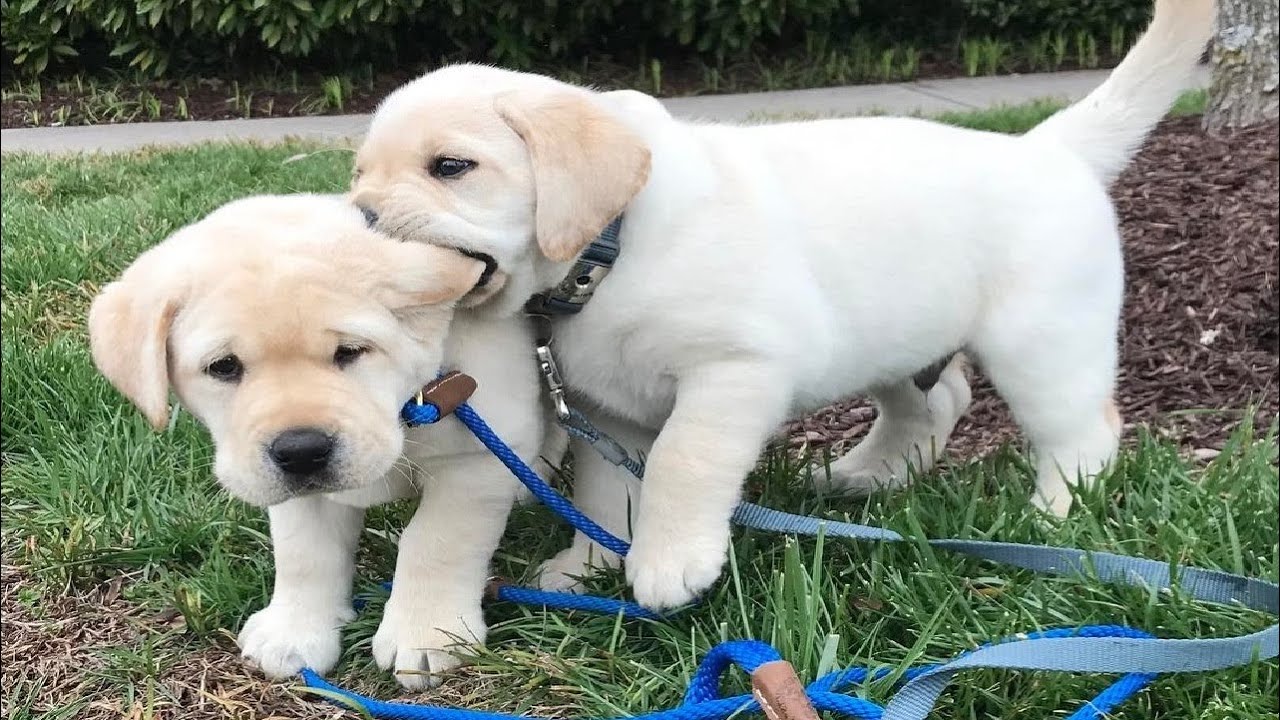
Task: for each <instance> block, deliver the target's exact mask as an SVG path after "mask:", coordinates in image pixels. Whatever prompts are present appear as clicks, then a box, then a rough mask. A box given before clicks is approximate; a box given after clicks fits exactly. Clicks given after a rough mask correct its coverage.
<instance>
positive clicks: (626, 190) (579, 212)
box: [494, 90, 650, 262]
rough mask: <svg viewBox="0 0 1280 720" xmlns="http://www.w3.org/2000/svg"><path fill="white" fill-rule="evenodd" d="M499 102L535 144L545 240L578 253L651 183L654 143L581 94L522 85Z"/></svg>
mask: <svg viewBox="0 0 1280 720" xmlns="http://www.w3.org/2000/svg"><path fill="white" fill-rule="evenodd" d="M494 108H495V109H496V110H497V111H498V115H500V116H501V117H502V119H503V121H505V122H506V123H507V125H508V126H509V127H510V128H511V129H512V130H514V131H515V132H516V134H517V135H519V136H520V137H521V139H523V140H524V143H525V145H526V146H527V147H528V149H529V157H530V159H531V160H532V163H533V180H534V184H535V189H534V196H535V202H536V213H537V214H536V218H535V221H536V229H535V232H536V234H537V239H538V246H539V247H540V248H541V249H542V253H543V254H544V255H546V256H547V257H548V258H550V259H552V260H555V261H557V262H566V261H569V260H572V259H573V258H575V257H577V255H578V253H580V252H582V249H583V248H585V247H586V246H587V245H588V244H590V242H591V241H592V240H593V239H595V237H596V235H597V234H598V233H599V232H600V231H601V230H603V229H604V228H605V226H606V225H608V224H609V223H610V222H611V221H612V220H613V219H614V218H615V217H617V216H618V214H619V213H621V212H622V210H623V208H625V207H626V206H627V203H629V202H631V198H633V197H635V195H636V193H638V192H640V189H641V188H642V187H644V184H645V182H646V181H647V180H648V179H649V161H650V158H649V148H648V147H647V146H646V145H645V144H644V141H643V140H641V139H640V137H639V136H637V135H636V134H635V133H634V132H632V131H631V130H630V129H629V128H627V126H625V125H623V124H622V123H621V122H619V121H618V120H616V119H615V118H614V117H612V116H611V115H609V114H608V113H606V112H605V111H603V110H601V109H600V108H598V107H596V106H595V105H594V104H592V103H591V101H590V100H589V99H588V97H587V96H585V95H581V94H578V93H574V92H569V91H563V92H553V93H546V92H533V91H519V90H517V91H513V92H509V93H505V94H503V95H500V96H499V97H498V98H497V99H496V100H495V101H494Z"/></svg>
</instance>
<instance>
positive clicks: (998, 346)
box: [975, 293, 1121, 517]
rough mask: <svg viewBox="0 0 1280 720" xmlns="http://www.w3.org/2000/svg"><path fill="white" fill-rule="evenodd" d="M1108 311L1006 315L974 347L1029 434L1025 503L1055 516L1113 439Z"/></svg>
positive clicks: (1112, 339)
mask: <svg viewBox="0 0 1280 720" xmlns="http://www.w3.org/2000/svg"><path fill="white" fill-rule="evenodd" d="M1117 295H1118V293H1117ZM1076 305H1077V308H1082V307H1083V306H1085V305H1086V303H1084V302H1078V303H1076ZM1117 305H1118V303H1117ZM1111 312H1112V309H1111V307H1107V306H1106V305H1105V304H1104V303H1101V302H1100V303H1098V304H1097V307H1096V310H1094V311H1092V312H1090V313H1089V314H1088V315H1085V313H1081V315H1082V317H1079V318H1077V319H1076V320H1075V321H1074V322H1064V321H1058V322H1054V321H1052V320H1049V321H1045V320H1044V318H1052V317H1053V315H1052V314H1050V313H1049V312H1043V313H1039V314H1035V315H1030V316H1026V317H1025V321H1024V322H1023V323H1019V322H1017V319H1012V320H1011V321H1007V322H1004V323H1002V324H1001V326H999V328H998V329H996V330H993V331H991V332H989V333H987V334H986V337H985V338H984V339H983V340H982V342H981V344H980V345H976V346H975V351H976V353H977V355H978V361H979V362H980V363H982V367H983V371H984V372H985V374H986V375H987V376H988V377H989V378H991V383H992V384H993V385H994V386H995V388H996V391H997V392H999V393H1000V395H1001V396H1002V397H1003V398H1004V399H1005V401H1006V402H1007V403H1008V404H1009V408H1010V410H1012V411H1013V416H1014V418H1015V419H1016V420H1017V421H1018V424H1019V425H1020V426H1021V427H1022V429H1023V432H1025V433H1026V435H1027V438H1028V439H1029V440H1030V441H1031V449H1032V451H1033V452H1034V454H1035V460H1036V491H1035V494H1034V495H1033V497H1032V499H1031V500H1032V503H1033V504H1035V505H1036V506H1037V507H1039V508H1040V509H1042V510H1044V511H1045V512H1048V513H1050V514H1052V515H1057V516H1059V517H1061V516H1063V515H1066V514H1067V511H1068V510H1070V509H1071V502H1072V493H1071V487H1072V486H1074V485H1076V484H1077V483H1085V484H1086V486H1088V485H1089V484H1091V483H1092V482H1093V480H1094V479H1095V478H1096V475H1097V474H1098V472H1100V471H1101V470H1102V469H1103V468H1104V467H1106V465H1107V464H1108V463H1110V462H1111V459H1112V458H1113V457H1114V456H1115V453H1116V449H1117V447H1118V445H1119V438H1120V431H1121V425H1120V415H1119V413H1118V412H1117V410H1116V406H1115V403H1114V401H1113V399H1112V392H1113V391H1114V387H1115V375H1116V364H1117V347H1116V334H1115V323H1114V321H1113V320H1110V318H1111V317H1114V316H1113V315H1111ZM1104 313H1105V314H1104Z"/></svg>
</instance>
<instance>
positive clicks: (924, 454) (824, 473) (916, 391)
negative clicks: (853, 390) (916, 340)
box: [813, 354, 972, 495]
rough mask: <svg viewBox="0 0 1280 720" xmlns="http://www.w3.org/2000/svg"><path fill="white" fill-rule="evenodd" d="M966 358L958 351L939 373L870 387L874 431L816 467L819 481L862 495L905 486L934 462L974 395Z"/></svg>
mask: <svg viewBox="0 0 1280 720" xmlns="http://www.w3.org/2000/svg"><path fill="white" fill-rule="evenodd" d="M964 363H965V361H964V357H963V356H962V355H960V354H956V355H955V356H953V357H952V358H950V359H949V360H948V361H947V362H946V364H945V365H944V366H943V367H942V368H941V371H940V372H938V374H937V375H936V378H935V377H933V376H932V374H931V373H923V374H920V373H918V374H917V376H916V377H912V378H908V379H905V380H903V381H901V382H898V383H894V384H893V385H889V386H886V387H882V388H878V389H876V390H875V391H874V392H872V398H873V399H874V400H875V403H876V408H877V410H878V412H879V415H878V416H877V417H876V420H875V422H874V423H873V424H872V426H871V431H870V432H869V433H867V436H866V437H865V438H863V440H862V442H860V443H858V445H857V446H856V447H854V448H853V449H852V450H850V451H849V452H848V454H846V455H844V456H842V457H840V458H839V459H837V460H836V461H834V462H832V463H831V465H830V467H815V468H814V469H813V477H814V479H815V481H816V482H817V483H819V485H820V486H823V487H825V488H826V489H828V490H831V491H833V492H841V493H849V494H853V495H860V494H865V493H868V492H872V491H874V490H878V489H894V488H898V487H901V486H903V485H905V484H906V483H907V482H909V481H910V479H911V475H912V473H921V472H926V471H928V470H929V469H930V468H932V467H933V464H934V462H935V461H936V460H937V456H938V455H940V454H941V453H942V449H943V448H944V447H945V446H946V444H947V439H948V438H949V437H950V436H951V431H952V430H954V429H955V426H956V423H957V422H958V421H959V420H960V416H961V415H963V414H964V412H965V410H967V409H968V408H969V402H970V400H971V399H972V394H971V393H970V390H969V381H968V378H967V377H966V376H965V369H964ZM926 375H928V377H925V376H926Z"/></svg>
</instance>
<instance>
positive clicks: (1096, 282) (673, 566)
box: [351, 0, 1213, 607]
mask: <svg viewBox="0 0 1280 720" xmlns="http://www.w3.org/2000/svg"><path fill="white" fill-rule="evenodd" d="M1212 16H1213V8H1212V0H1157V2H1156V4H1155V16H1154V20H1153V22H1152V24H1151V26H1150V28H1149V30H1148V32H1147V33H1146V34H1145V35H1144V36H1143V38H1142V39H1141V40H1140V41H1139V42H1138V43H1137V44H1136V46H1135V47H1134V48H1133V50H1132V52H1131V53H1130V54H1129V56H1128V57H1127V58H1125V60H1124V61H1123V63H1122V64H1121V65H1120V66H1119V67H1118V68H1116V70H1115V71H1114V72H1113V73H1112V74H1111V75H1110V77H1109V78H1108V80H1107V81H1106V82H1105V83H1104V84H1103V85H1102V86H1101V87H1099V88H1098V89H1097V90H1095V91H1094V92H1093V93H1091V94H1090V95H1089V96H1088V97H1087V98H1085V99H1084V100H1082V101H1081V102H1079V103H1077V104H1075V105H1073V106H1071V107H1069V108H1067V109H1065V110H1063V111H1062V112H1060V113H1058V114H1056V115H1054V116H1053V117H1051V118H1050V119H1048V120H1046V121H1045V122H1044V123H1042V124H1041V125H1039V126H1038V127H1036V128H1035V129H1033V130H1032V131H1030V132H1028V133H1026V134H1025V135H1022V136H1006V135H999V134H994V133H985V132H976V131H971V130H964V129H958V128H954V127H948V126H944V125H941V124H937V123H933V122H928V121H925V120H917V119H904V118H885V117H879V118H859V119H847V120H823V121H815V122H796V123H784V124H777V125H764V126H755V127H738V126H726V125H714V124H691V123H687V122H681V121H679V120H676V119H674V118H673V117H671V115H669V114H668V113H667V111H666V110H665V109H664V108H663V107H662V105H661V104H660V103H658V102H657V101H656V100H654V99H653V98H651V97H648V96H646V95H643V94H641V93H637V92H630V91H623V92H608V93H597V92H592V91H590V90H587V89H583V88H579V87H575V86H571V85H567V84H564V83H560V82H557V81H554V80H552V79H549V78H546V77H541V76H536V75H529V74H522V73H515V72H509V71H504V70H500V69H496V68H489V67H477V66H456V67H448V68H444V69H442V70H438V71H436V72H433V73H430V74H428V75H426V76H424V77H422V78H420V79H418V80H416V81H414V82H412V83H410V84H408V85H406V86H405V87H403V88H401V89H400V90H398V91H396V92H395V93H394V94H392V95H391V96H390V97H388V98H387V100H386V101H385V102H384V103H383V105H382V106H381V107H380V108H379V110H378V112H377V114H376V115H375V117H374V119H373V121H372V124H371V127H370V130H369V133H368V136H367V138H366V140H365V142H364V144H363V146H362V147H361V149H360V150H359V152H358V154H357V160H356V177H355V180H354V182H353V187H352V195H351V197H352V198H353V199H354V201H356V202H358V203H359V204H361V205H363V206H365V207H366V208H369V209H371V210H373V211H376V212H377V213H378V215H379V216H380V220H379V227H381V228H383V229H385V230H386V231H388V232H390V233H392V234H394V235H397V236H399V237H402V238H404V239H409V240H416V241H422V242H429V243H437V244H444V245H453V246H458V247H465V248H469V249H472V250H476V251H482V252H485V253H489V254H491V255H492V256H493V257H494V258H496V259H497V261H498V263H499V265H500V267H501V268H502V270H503V271H504V272H505V273H506V274H507V277H506V278H505V285H504V287H503V288H502V290H501V291H500V292H498V293H497V294H496V295H495V296H494V297H493V298H491V299H490V300H489V302H488V303H487V307H488V308H489V309H490V311H491V312H494V313H497V314H502V313H506V314H513V313H517V312H519V308H520V307H521V305H522V304H523V303H524V301H525V299H526V298H528V297H529V295H530V294H531V293H533V292H536V291H540V290H543V289H545V288H549V287H551V286H553V285H555V284H557V283H558V282H560V281H561V279H562V278H563V277H564V274H565V273H566V272H567V270H568V269H569V267H571V265H570V262H569V261H571V260H572V259H573V258H575V257H576V256H577V255H578V253H579V252H581V250H582V249H583V248H584V247H585V246H586V244H587V243H589V242H590V241H591V239H592V238H593V237H594V235H595V234H596V233H598V232H599V231H600V230H601V228H603V227H604V226H605V225H606V224H607V223H608V222H609V221H610V220H612V219H613V218H614V217H615V216H616V215H618V214H622V215H623V218H624V219H623V224H622V234H621V246H622V253H621V257H620V258H619V260H618V262H617V264H616V266H615V267H614V269H613V271H612V273H611V274H610V275H609V277H608V278H607V279H605V281H604V282H603V284H602V285H601V286H600V288H599V289H598V290H597V292H596V294H595V297H594V298H593V299H592V300H591V302H590V303H589V304H588V305H587V306H586V308H585V309H584V310H583V311H582V312H581V313H580V314H578V315H576V316H574V317H571V318H566V319H562V320H559V321H557V323H556V326H555V343H554V345H553V347H554V349H555V351H556V353H557V356H558V358H559V361H560V365H561V370H562V371H563V374H564V376H565V379H566V382H567V383H568V384H569V385H570V386H571V387H572V388H573V389H574V390H575V391H576V393H577V400H578V401H579V402H580V403H583V404H584V405H585V407H586V408H588V409H590V410H592V411H593V412H595V413H596V416H597V417H598V418H599V419H600V420H601V422H602V423H604V424H607V425H608V426H609V427H610V428H612V429H615V430H616V429H619V428H623V432H624V434H626V435H627V437H628V438H629V440H630V441H631V443H632V444H633V446H638V447H637V449H639V450H641V451H643V452H647V453H648V467H647V472H646V477H645V482H644V492H643V493H642V494H641V495H640V498H639V503H638V506H639V512H638V514H637V516H636V517H635V518H633V520H634V543H633V545H632V550H631V554H630V555H629V556H628V557H627V558H626V571H627V577H628V579H629V580H630V582H631V584H632V586H633V589H634V592H635V596H636V598H637V599H638V600H639V601H640V602H642V603H644V604H645V605H648V606H652V607H669V606H673V605H679V604H682V603H685V602H687V601H689V600H691V599H692V598H693V597H694V596H695V594H696V593H698V592H700V591H702V590H703V589H705V588H706V587H707V586H708V585H709V584H710V583H711V582H713V581H714V579H715V578H716V577H717V575H718V574H719V572H720V569H721V567H722V565H723V562H724V559H725V557H726V551H727V548H728V541H729V518H730V515H731V513H732V511H733V508H734V506H735V505H736V504H737V502H738V501H739V496H740V492H741V486H742V481H743V478H744V477H745V475H746V474H747V473H748V472H749V471H750V470H751V468H752V466H753V464H754V463H755V462H756V459H757V456H758V454H759V453H760V450H761V448H762V446H763V444H764V443H765V441H766V439H767V438H768V437H769V435H770V434H771V433H772V432H774V430H775V429H776V428H777V427H778V425H779V423H780V422H781V421H782V420H784V419H785V418H787V417H789V416H794V415H796V414H799V413H804V412H806V411H809V410H812V409H815V408H818V407H820V406H822V405H824V404H826V403H829V402H832V401H834V400H837V399H840V398H843V397H846V396H849V395H851V394H856V393H869V394H871V395H872V396H873V397H874V398H875V399H876V400H877V403H878V405H879V409H880V415H879V418H878V420H877V422H876V423H875V426H874V427H873V429H872V431H871V434H870V436H869V437H868V438H867V439H866V440H865V441H864V442H863V444H862V445H860V446H859V447H858V448H857V449H855V450H854V451H853V452H852V453H850V454H849V455H848V456H847V457H845V458H842V459H841V460H839V461H837V462H835V463H834V464H833V465H832V467H831V482H832V483H833V484H834V485H836V486H837V487H839V488H845V489H853V490H860V489H865V488H867V487H868V486H871V485H873V484H893V483H896V482H901V481H903V480H905V479H906V477H907V475H908V473H909V472H911V471H912V470H913V469H914V470H919V469H923V468H924V467H927V466H928V465H929V463H930V462H931V461H932V449H934V448H935V447H940V446H941V445H942V444H943V443H944V442H945V440H946V436H947V435H948V434H949V433H950V431H951V429H952V426H953V424H954V423H955V421H956V418H957V417H958V416H959V414H960V413H962V412H963V411H964V409H965V407H966V406H967V404H968V401H969V388H968V385H967V382H966V380H965V377H964V373H963V369H962V368H961V367H960V363H959V361H956V362H954V363H953V364H952V365H950V366H949V367H948V368H947V369H946V370H945V371H944V372H943V373H942V376H941V378H940V381H939V382H938V384H936V385H935V386H934V387H933V388H932V390H930V391H929V392H928V393H927V394H926V393H925V392H923V391H921V390H920V389H919V388H916V387H915V386H914V385H913V383H912V381H911V376H912V375H913V373H916V372H917V371H919V370H921V369H922V368H924V367H926V366H928V365H930V364H931V363H934V362H935V361H938V360H939V359H940V358H946V357H947V356H949V355H951V354H954V353H956V352H957V351H963V352H964V353H966V354H967V355H968V356H970V357H973V358H974V359H975V360H976V361H977V362H978V363H979V364H980V365H981V366H982V368H983V369H984V371H985V372H986V374H987V375H988V376H989V377H990V379H991V380H992V382H993V383H994V385H995V386H996V388H997V390H998V391H999V392H1000V394H1001V395H1002V396H1003V397H1004V399H1005V400H1006V401H1007V402H1008V403H1009V405H1010V406H1011V408H1012V410H1013V412H1014V415H1015V416H1016V417H1017V419H1018V421H1019V423H1020V425H1021V427H1022V428H1023V430H1024V432H1025V433H1026V435H1027V436H1028V438H1029V440H1030V441H1031V444H1032V447H1033V450H1034V452H1035V455H1036V458H1037V460H1036V467H1037V481H1036V483H1037V484H1036V491H1035V495H1034V502H1035V503H1036V504H1037V505H1039V506H1040V507H1042V508H1044V509H1045V510H1047V511H1050V512H1052V513H1055V514H1062V513H1065V512H1066V511H1067V510H1068V509H1069V507H1070V504H1071V502H1072V493H1071V486H1072V485H1073V484H1075V483H1077V482H1078V481H1079V480H1082V479H1088V478H1090V477H1092V476H1094V475H1095V474H1096V473H1097V472H1098V471H1099V470H1100V469H1101V468H1102V467H1104V466H1105V465H1106V464H1107V463H1108V461H1109V460H1110V459H1111V457H1112V455H1113V453H1114V452H1115V449H1116V446H1117V439H1118V435H1119V432H1120V429H1121V426H1120V418H1119V416H1118V414H1117V412H1116V408H1115V405H1114V403H1113V401H1112V392H1113V385H1114V380H1115V374H1116V362H1117V342H1116V335H1117V324H1118V318H1119V313H1120V304H1121V297H1122V279H1123V271H1122V261H1121V252H1120V244H1119V235H1118V233H1117V229H1116V218H1115V214H1114V212H1113V209H1112V206H1111V202H1110V200H1109V199H1108V196H1107V185H1108V183H1109V182H1110V181H1111V180H1112V179H1113V178H1115V176H1116V175H1117V174H1118V173H1119V172H1120V171H1121V169H1122V168H1123V167H1124V166H1125V164H1126V163H1127V161H1128V160H1129V158H1130V157H1131V155H1132V154H1133V152H1134V151H1135V150H1136V148H1137V147H1138V146H1139V145H1140V144H1141V142H1142V141H1143V138H1144V137H1145V136H1146V135H1147V133H1148V132H1149V131H1150V130H1151V128H1152V127H1153V126H1154V125H1155V123H1156V122H1157V121H1158V120H1159V119H1160V118H1161V117H1162V116H1163V115H1164V113H1165V112H1166V110H1167V109H1168V107H1169V105H1170V104H1171V103H1172V101H1173V100H1174V98H1175V97H1176V96H1177V94H1178V92H1179V90H1181V89H1182V88H1183V87H1185V85H1186V83H1187V81H1188V79H1189V75H1190V72H1191V70H1192V69H1193V67H1194V66H1195V64H1196V62H1197V60H1198V58H1199V56H1200V54H1201V53H1202V51H1203V49H1204V47H1205V44H1206V42H1207V40H1208V38H1209V34H1210V30H1211V25H1212ZM459 161H461V162H459ZM455 171H457V172H455ZM627 427H629V428H630V430H631V432H628V431H627V430H626V429H625V428H627ZM575 456H576V457H577V458H578V462H579V464H580V468H579V472H578V473H577V487H576V493H577V497H578V500H579V502H580V503H581V504H582V505H583V507H584V509H585V510H586V511H587V512H588V514H590V515H593V516H594V517H595V518H596V519H597V520H598V521H600V522H602V523H603V524H605V525H606V526H607V527H609V528H610V529H611V530H613V531H615V532H622V533H625V532H626V530H627V529H628V522H627V521H628V518H627V517H626V515H627V513H626V512H625V509H624V508H625V507H626V506H627V502H628V499H627V497H626V495H624V494H623V491H624V490H626V489H627V488H628V485H627V484H626V483H617V482H614V476H615V475H617V473H616V472H613V471H611V470H610V468H608V467H607V466H605V465H604V464H602V463H597V462H595V461H593V460H590V459H589V458H590V457H591V453H590V451H584V448H582V447H578V448H577V449H576V451H575ZM584 471H585V472H584ZM631 492H634V488H632V489H631ZM589 558H595V559H596V560H597V561H598V562H603V563H604V564H609V563H614V562H616V560H617V559H616V558H610V557H608V555H607V553H604V552H603V551H601V550H600V549H599V548H596V547H594V546H592V545H591V544H590V543H588V542H586V541H585V540H583V539H581V538H579V539H578V540H575V543H574V546H573V547H572V548H570V549H569V550H568V551H567V552H566V554H565V555H563V556H561V557H560V558H557V559H556V560H555V561H553V562H552V563H550V564H549V565H548V567H547V574H546V576H545V578H544V582H545V584H548V585H555V586H563V585H568V584H571V581H569V580H567V579H566V578H567V577H571V576H573V575H575V574H581V573H582V572H583V571H582V570H577V571H576V572H575V571H574V568H580V567H581V566H582V564H583V563H585V562H587V561H588V559H589Z"/></svg>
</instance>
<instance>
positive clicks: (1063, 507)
mask: <svg viewBox="0 0 1280 720" xmlns="http://www.w3.org/2000/svg"><path fill="white" fill-rule="evenodd" d="M1074 499H1075V498H1074V497H1072V495H1071V491H1070V490H1068V489H1066V488H1065V487H1064V488H1062V489H1061V490H1059V491H1057V492H1052V494H1050V495H1045V494H1044V493H1043V492H1039V491H1037V492H1035V493H1032V495H1031V504H1032V505H1033V506H1035V508H1036V509H1037V510H1040V511H1041V512H1043V513H1045V514H1047V515H1051V516H1053V517H1058V518H1064V517H1066V516H1067V515H1068V514H1069V513H1070V512H1071V503H1072V501H1073V500H1074Z"/></svg>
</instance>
